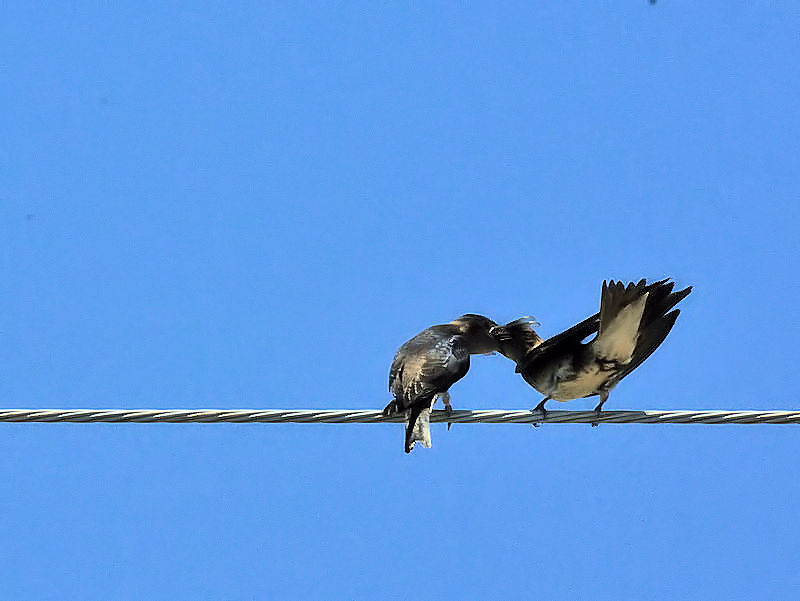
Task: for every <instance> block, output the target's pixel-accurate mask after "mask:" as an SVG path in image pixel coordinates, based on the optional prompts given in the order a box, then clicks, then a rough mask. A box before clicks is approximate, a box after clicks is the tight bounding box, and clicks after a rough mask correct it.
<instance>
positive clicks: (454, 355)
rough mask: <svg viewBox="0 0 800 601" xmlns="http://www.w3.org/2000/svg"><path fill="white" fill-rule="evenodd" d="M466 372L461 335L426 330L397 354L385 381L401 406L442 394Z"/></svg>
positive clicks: (467, 358)
mask: <svg viewBox="0 0 800 601" xmlns="http://www.w3.org/2000/svg"><path fill="white" fill-rule="evenodd" d="M468 369H469V349H468V347H467V345H466V344H465V343H464V341H463V339H462V338H461V336H458V335H453V334H442V333H440V332H435V331H434V332H430V331H428V330H426V331H425V332H422V333H420V334H419V335H417V336H415V337H414V338H412V339H411V340H409V341H408V342H407V343H406V344H404V345H403V346H402V347H400V350H398V351H397V355H396V356H395V360H394V362H393V363H392V368H391V370H390V375H389V380H390V389H391V391H392V393H393V394H394V395H395V398H397V399H399V400H401V401H402V404H403V406H404V407H408V406H409V405H411V404H413V403H415V402H416V401H418V400H422V399H423V398H424V397H427V396H430V395H433V394H435V393H437V392H444V391H445V390H447V389H448V388H450V386H451V385H453V384H454V383H455V382H457V381H458V380H460V379H461V378H462V377H464V375H465V374H466V373H467V370H468Z"/></svg>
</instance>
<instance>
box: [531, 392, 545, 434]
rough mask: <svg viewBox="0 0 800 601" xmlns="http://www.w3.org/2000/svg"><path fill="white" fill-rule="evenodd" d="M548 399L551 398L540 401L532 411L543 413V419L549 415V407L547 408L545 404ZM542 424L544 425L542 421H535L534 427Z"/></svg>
mask: <svg viewBox="0 0 800 601" xmlns="http://www.w3.org/2000/svg"><path fill="white" fill-rule="evenodd" d="M548 400H549V399H544V400H543V401H542V402H541V403H539V404H538V405H536V407H534V408H533V409H531V413H541V414H542V419H544V418H546V417H547V409H545V408H544V404H545V403H546V402H547V401H548ZM541 425H542V424H541V423H540V422H533V427H534V428H538V427H539V426H541Z"/></svg>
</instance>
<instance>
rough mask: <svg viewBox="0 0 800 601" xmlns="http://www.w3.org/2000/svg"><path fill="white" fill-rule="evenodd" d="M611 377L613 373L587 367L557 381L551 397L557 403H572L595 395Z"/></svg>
mask: <svg viewBox="0 0 800 601" xmlns="http://www.w3.org/2000/svg"><path fill="white" fill-rule="evenodd" d="M610 376H611V372H609V371H607V370H603V369H600V367H599V366H597V365H593V366H590V367H587V368H585V369H582V370H580V371H579V372H577V373H574V374H572V375H571V376H569V377H565V378H561V379H559V380H557V381H556V382H555V385H554V386H553V388H552V392H550V397H551V398H553V399H555V400H557V401H571V400H573V399H580V398H583V397H585V396H589V395H592V394H595V393H597V392H598V391H599V390H601V389H602V388H603V387H604V386H605V384H606V382H607V381H608V379H609V377H610Z"/></svg>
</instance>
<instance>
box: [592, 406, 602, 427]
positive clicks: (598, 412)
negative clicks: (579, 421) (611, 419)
mask: <svg viewBox="0 0 800 601" xmlns="http://www.w3.org/2000/svg"><path fill="white" fill-rule="evenodd" d="M594 412H595V413H596V414H597V415H600V414H601V413H602V412H603V403H600V404H599V405H598V406H597V407H595V408H594ZM598 423H599V422H592V428H596V427H597V424H598Z"/></svg>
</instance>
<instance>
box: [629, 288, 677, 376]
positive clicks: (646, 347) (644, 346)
mask: <svg viewBox="0 0 800 601" xmlns="http://www.w3.org/2000/svg"><path fill="white" fill-rule="evenodd" d="M687 294H688V292H687ZM684 296H685V295H684ZM680 313H681V310H680V309H675V310H674V311H672V312H671V313H667V314H666V315H664V316H662V317H661V318H659V319H657V320H656V321H654V322H653V323H651V324H649V325H648V326H647V328H645V330H644V331H642V332H641V333H640V334H639V343H638V344H637V345H636V352H634V354H633V357H632V358H631V362H630V363H628V364H627V365H626V366H625V369H623V370H622V371H621V372H620V373H619V376H618V377H617V378H616V381H617V382H619V381H620V380H621V379H622V378H624V377H625V376H627V375H628V374H629V373H631V372H632V371H633V370H634V369H636V368H637V367H639V366H640V365H641V364H642V362H644V360H645V359H647V358H648V357H649V356H650V355H652V354H653V353H654V352H655V350H656V349H657V348H658V347H659V346H661V343H662V342H664V340H665V339H666V338H667V334H669V333H670V330H672V326H674V325H675V320H676V319H678V315H680Z"/></svg>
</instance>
